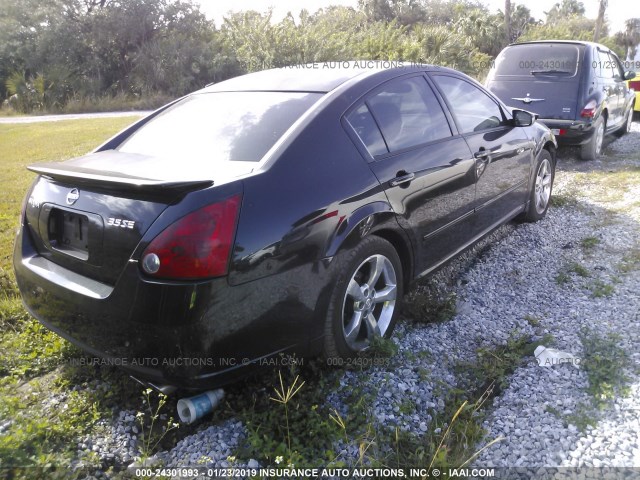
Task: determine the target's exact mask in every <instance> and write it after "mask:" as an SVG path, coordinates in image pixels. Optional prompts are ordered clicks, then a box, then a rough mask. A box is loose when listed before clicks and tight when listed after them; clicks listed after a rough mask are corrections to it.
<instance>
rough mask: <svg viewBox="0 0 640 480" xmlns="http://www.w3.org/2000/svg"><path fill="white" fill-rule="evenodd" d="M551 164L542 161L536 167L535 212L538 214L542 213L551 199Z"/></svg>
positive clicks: (546, 160) (544, 160) (545, 160)
mask: <svg viewBox="0 0 640 480" xmlns="http://www.w3.org/2000/svg"><path fill="white" fill-rule="evenodd" d="M551 172H552V170H551V162H549V160H548V159H546V158H545V159H543V160H542V162H540V166H539V167H538V173H537V175H536V186H535V189H536V193H535V200H536V211H537V212H538V213H539V214H542V213H544V211H545V210H546V208H547V205H548V204H549V197H551V180H552V174H551Z"/></svg>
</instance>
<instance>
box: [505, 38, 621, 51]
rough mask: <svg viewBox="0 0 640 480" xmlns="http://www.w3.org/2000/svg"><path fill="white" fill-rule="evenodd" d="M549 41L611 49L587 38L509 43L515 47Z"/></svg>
mask: <svg viewBox="0 0 640 480" xmlns="http://www.w3.org/2000/svg"><path fill="white" fill-rule="evenodd" d="M547 43H566V44H569V45H584V46H592V47H598V48H599V49H600V50H607V51H609V50H611V49H610V48H609V47H607V46H606V45H602V44H601V43H595V42H587V41H585V40H531V41H529V42H516V43H511V44H509V46H510V47H514V46H516V45H531V44H547Z"/></svg>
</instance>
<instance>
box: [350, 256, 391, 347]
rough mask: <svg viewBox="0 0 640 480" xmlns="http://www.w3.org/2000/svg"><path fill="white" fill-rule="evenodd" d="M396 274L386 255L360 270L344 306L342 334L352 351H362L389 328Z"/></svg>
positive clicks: (352, 281)
mask: <svg viewBox="0 0 640 480" xmlns="http://www.w3.org/2000/svg"><path fill="white" fill-rule="evenodd" d="M397 292H398V288H397V279H396V272H395V269H394V268H393V264H392V263H391V261H390V260H389V259H388V258H387V257H385V256H384V255H379V254H377V255H371V256H370V257H368V258H367V259H366V260H364V261H363V262H362V263H361V264H360V266H359V267H358V268H357V269H356V271H355V273H354V274H353V276H352V277H351V280H350V281H349V284H348V286H347V291H346V293H345V296H344V301H343V304H342V332H343V334H344V339H345V341H346V343H347V345H348V346H349V348H350V349H352V350H354V351H360V350H363V349H364V348H366V347H367V346H368V345H369V343H370V341H371V339H372V338H374V337H376V336H384V335H385V333H386V332H387V329H388V328H389V325H390V323H391V319H392V317H393V311H394V309H395V306H396V297H397Z"/></svg>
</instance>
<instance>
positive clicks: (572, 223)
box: [78, 123, 640, 468]
mask: <svg viewBox="0 0 640 480" xmlns="http://www.w3.org/2000/svg"><path fill="white" fill-rule="evenodd" d="M638 152H640V125H639V124H638V123H634V125H633V132H632V133H631V134H630V135H627V136H625V137H623V138H622V139H619V140H615V141H614V142H610V143H609V144H608V145H607V147H606V149H605V156H604V158H603V159H602V160H600V161H597V162H589V163H587V162H581V161H579V160H576V159H575V151H572V150H567V151H561V157H560V159H559V167H558V168H559V171H558V175H557V179H556V193H559V194H567V193H570V194H571V195H573V196H574V198H575V200H576V203H577V204H576V205H571V206H564V207H552V208H551V209H550V211H549V213H548V215H547V217H546V218H545V219H544V220H543V221H541V222H538V223H536V224H525V225H514V224H509V225H506V226H504V227H501V228H500V229H498V230H497V231H496V232H495V233H494V234H492V236H491V237H490V238H488V239H487V240H485V241H483V242H481V243H480V244H479V245H477V246H476V247H475V248H474V249H472V250H471V251H470V252H467V253H466V254H465V255H463V256H461V257H460V258H459V259H457V260H455V261H454V262H452V263H451V264H450V265H448V266H447V267H446V268H444V269H443V270H441V271H440V272H438V273H437V274H436V275H435V276H433V277H431V278H430V280H429V281H428V282H427V283H426V284H424V285H422V286H420V287H418V288H417V289H416V290H415V291H414V292H412V293H410V294H409V295H408V296H407V298H406V301H408V302H416V301H418V300H419V298H420V297H421V296H424V295H427V296H438V295H443V294H452V293H453V294H455V296H456V298H457V313H456V314H455V315H454V316H453V318H451V319H449V320H447V321H444V322H440V323H431V324H421V323H418V324H417V323H414V322H410V321H408V320H406V319H401V321H400V322H399V325H398V326H397V329H396V334H395V336H394V341H395V342H396V344H397V345H398V347H399V352H398V354H397V355H396V356H395V357H394V358H393V359H392V364H391V365H390V366H381V367H374V368H372V369H369V370H366V371H364V372H356V371H345V372H344V373H343V374H342V378H341V381H340V385H341V386H340V388H338V389H337V390H336V391H333V392H329V393H328V396H327V402H329V404H330V405H331V406H332V407H334V408H336V409H337V410H338V411H340V412H343V413H346V412H347V411H348V408H349V404H348V402H347V401H346V400H345V399H346V394H347V393H348V392H349V391H351V390H352V389H353V388H356V387H360V388H364V392H365V393H367V394H369V395H371V396H372V405H373V409H372V419H373V421H374V422H376V423H377V424H378V425H385V426H391V427H396V426H397V427H398V428H400V429H403V430H406V431H410V432H412V433H414V434H415V435H418V436H420V435H424V433H425V432H426V431H427V430H428V428H429V423H430V422H431V420H432V419H431V416H430V412H434V411H440V410H442V409H443V408H444V402H443V392H444V391H445V390H446V389H447V388H451V387H453V386H458V387H461V388H464V387H465V386H467V385H468V384H467V381H468V379H467V378H465V377H464V376H460V375H459V373H457V370H456V369H455V368H454V367H455V366H456V364H458V363H459V362H474V360H475V359H476V352H477V349H478V348H479V347H489V348H492V347H496V346H498V345H504V344H505V343H506V342H507V340H508V339H509V338H512V337H513V336H514V334H516V333H517V334H518V335H522V334H526V335H530V336H532V337H533V338H537V339H540V338H542V337H543V336H544V335H545V334H551V335H553V337H554V338H555V344H554V348H557V349H560V350H563V351H566V352H571V353H573V354H574V355H575V356H576V357H578V358H580V357H581V355H582V354H583V347H582V344H581V341H580V336H579V333H580V331H581V329H582V328H583V327H588V328H589V329H591V330H593V331H595V332H597V333H598V334H600V335H606V334H608V333H617V334H620V336H621V340H620V342H619V345H618V346H619V347H621V348H623V349H624V350H625V351H626V352H627V353H628V354H629V356H630V358H631V360H632V364H633V365H635V367H636V368H635V370H633V369H631V370H629V371H628V372H627V373H628V375H629V377H630V378H631V392H630V394H629V395H628V396H627V397H626V398H617V399H616V400H615V402H614V403H613V405H611V406H610V407H608V408H606V409H604V410H602V411H599V412H596V413H595V414H594V415H595V416H596V420H597V424H596V426H595V427H587V428H586V429H585V430H584V431H580V430H579V428H578V427H577V426H576V425H574V424H573V423H572V422H571V421H570V419H571V418H572V416H575V415H577V414H579V412H580V406H581V405H584V404H587V403H588V402H589V395H588V394H587V392H586V388H587V385H588V380H587V376H586V373H585V370H584V369H583V368H578V369H576V368H574V367H573V366H571V365H556V366H554V367H552V368H542V367H540V366H538V364H537V362H536V360H535V359H534V357H533V356H532V357H531V358H530V359H529V360H528V361H527V362H525V363H524V364H523V365H521V366H519V367H518V368H517V369H516V370H515V372H514V373H513V375H512V376H511V377H510V378H509V385H508V387H507V388H506V389H504V390H503V391H501V392H500V394H499V395H498V396H497V397H496V398H495V399H494V403H493V406H492V407H491V409H490V411H489V414H488V416H487V417H486V420H485V421H484V427H485V428H486V430H487V432H488V433H487V436H486V439H485V441H484V443H486V442H488V441H490V440H491V439H494V438H497V437H504V440H503V441H502V442H500V443H498V444H496V445H494V446H493V447H491V448H489V449H487V450H485V451H484V452H483V453H482V454H481V455H480V456H479V457H478V458H477V459H476V461H475V465H476V466H478V467H491V466H496V467H500V466H503V467H529V468H538V467H543V466H547V467H549V466H636V467H640V440H639V439H640V391H639V390H640V382H639V376H638V375H637V371H639V370H640V369H638V368H637V367H640V317H639V307H640V300H639V295H638V292H639V291H640V271H638V270H631V271H629V272H627V273H620V272H619V270H618V265H619V264H620V262H621V261H622V259H623V256H624V255H625V254H626V253H627V252H628V249H629V247H630V246H634V245H635V246H636V247H639V246H640V245H639V244H638V239H639V238H640V236H639V233H640V227H639V223H638V222H639V221H640V216H639V210H640V205H639V204H638V201H637V199H638V198H640V196H638V195H637V193H640V192H637V190H634V189H633V188H632V189H631V193H629V192H627V193H626V194H623V195H622V196H621V197H620V198H617V199H616V200H615V201H614V202H608V203H607V202H603V201H601V202H599V201H597V200H594V198H593V195H592V193H593V192H592V191H591V190H590V188H589V185H587V186H586V187H585V186H584V185H583V186H580V185H577V184H576V181H575V179H576V178H577V177H576V175H580V174H582V173H583V172H588V171H602V172H609V171H617V170H620V169H623V168H626V167H629V166H635V167H639V166H640V155H639V154H638ZM612 205H614V207H615V208H614V210H612V209H611V208H612ZM586 237H596V238H597V239H598V240H599V243H598V244H597V245H595V247H594V248H592V249H589V250H588V251H587V250H585V249H583V248H581V243H580V242H581V240H582V239H584V238H586ZM569 262H579V263H580V264H582V265H584V266H585V267H586V268H587V269H588V270H589V272H590V276H589V277H584V278H583V277H580V276H579V275H576V274H574V273H571V274H569V277H568V281H567V282H566V283H565V284H563V285H559V284H558V282H557V280H556V277H557V275H558V273H559V272H560V271H561V270H562V269H563V268H565V267H566V265H567V264H568V263H569ZM598 281H599V282H602V284H610V285H612V286H613V287H614V291H613V293H612V294H611V295H610V296H608V297H595V296H594V295H593V288H594V284H595V283H596V282H598ZM532 318H535V319H536V321H532V320H531V319H532ZM403 404H410V405H412V408H411V409H410V411H408V412H407V409H406V408H401V406H402V405H403ZM133 415H134V413H133V412H128V411H127V412H120V414H119V416H117V417H116V418H115V420H114V422H113V423H112V424H111V425H104V431H103V433H102V434H98V435H97V436H96V435H94V436H93V437H92V438H85V439H83V440H82V441H81V442H80V443H79V445H78V448H79V450H80V451H82V452H86V451H87V450H93V451H95V452H97V453H98V454H99V455H100V457H101V458H103V459H104V460H105V461H107V462H109V464H121V465H126V464H128V463H130V462H131V461H133V460H132V459H133V457H134V456H135V453H136V446H137V441H138V440H137V437H136V436H135V432H134V431H133V424H132V416H133ZM568 419H569V420H568ZM245 435H246V431H245V427H244V426H243V424H242V422H240V421H238V420H236V419H228V420H226V421H223V422H212V421H211V420H205V421H203V422H202V424H201V425H200V427H199V428H198V429H197V431H196V432H195V433H193V434H192V435H188V436H186V437H184V438H182V439H181V440H180V441H179V442H177V444H176V445H175V446H174V447H173V448H172V449H170V450H166V451H163V452H160V453H158V454H157V455H156V456H155V459H156V460H157V461H158V463H159V464H160V465H161V466H163V467H175V466H187V465H197V464H201V463H204V464H205V465H208V466H216V467H226V466H228V460H227V458H228V456H229V455H233V452H234V451H235V450H236V448H237V446H238V445H240V444H241V442H242V441H243V439H244V438H245ZM484 443H481V444H480V445H479V446H478V448H480V447H481V446H482V445H483V444H484ZM96 445H97V447H96ZM335 449H336V452H337V453H338V457H339V459H340V460H344V461H345V462H346V463H347V464H355V463H356V461H357V459H358V446H357V445H355V444H345V443H344V442H343V441H340V442H338V443H337V444H336V446H335ZM110 455H113V456H114V457H115V458H112V457H111V456H110ZM248 465H249V466H251V467H256V466H258V462H256V461H255V460H251V461H250V462H248Z"/></svg>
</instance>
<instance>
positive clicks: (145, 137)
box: [117, 92, 322, 170]
mask: <svg viewBox="0 0 640 480" xmlns="http://www.w3.org/2000/svg"><path fill="white" fill-rule="evenodd" d="M321 96H322V94H319V93H295V92H214V93H202V94H195V95H191V96H189V97H187V98H185V99H184V100H181V101H180V102H178V103H177V104H175V105H173V106H172V107H170V108H168V109H167V110H165V111H164V112H162V113H161V114H160V115H158V116H157V117H155V118H154V119H152V120H151V121H149V122H148V123H146V124H145V125H144V126H142V127H141V128H140V129H138V130H137V131H136V132H134V133H133V134H132V135H131V136H130V137H129V138H127V139H126V140H125V141H124V142H123V143H122V144H120V146H119V147H118V148H117V149H118V150H119V151H121V152H125V153H136V154H142V155H151V156H154V157H161V158H170V159H172V160H174V161H175V162H176V165H177V166H179V168H180V169H188V170H191V169H194V168H195V169H207V170H208V168H207V167H209V166H212V165H216V164H220V163H223V162H259V161H260V159H262V157H263V156H264V155H265V153H267V151H269V149H270V148H271V147H273V145H274V144H275V143H276V142H277V141H278V139H279V138H280V137H281V136H282V135H283V134H284V133H285V132H286V131H287V129H289V127H291V125H293V123H294V122H295V121H296V120H297V119H298V118H300V117H301V116H302V114H303V113H304V112H306V111H307V110H308V109H309V108H310V107H311V106H312V105H313V104H314V103H315V102H316V101H317V100H318V99H319V98H320V97H321Z"/></svg>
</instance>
